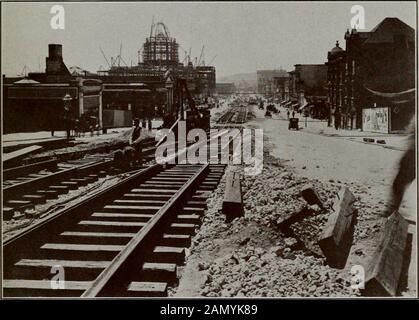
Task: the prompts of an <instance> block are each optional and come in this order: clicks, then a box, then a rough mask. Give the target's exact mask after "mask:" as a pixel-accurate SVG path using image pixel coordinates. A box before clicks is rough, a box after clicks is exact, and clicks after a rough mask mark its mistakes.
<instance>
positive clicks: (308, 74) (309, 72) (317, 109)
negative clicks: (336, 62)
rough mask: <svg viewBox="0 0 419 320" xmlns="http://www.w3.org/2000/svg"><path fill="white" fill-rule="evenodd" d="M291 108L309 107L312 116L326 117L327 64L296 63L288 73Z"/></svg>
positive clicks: (301, 108)
mask: <svg viewBox="0 0 419 320" xmlns="http://www.w3.org/2000/svg"><path fill="white" fill-rule="evenodd" d="M288 74H289V75H290V78H289V98H290V100H291V105H290V106H291V108H292V109H294V110H299V111H302V110H303V109H304V108H309V110H310V113H311V115H312V116H314V117H318V118H324V117H326V113H327V108H326V96H327V95H326V82H327V66H326V65H324V64H296V65H295V69H294V70H293V71H291V72H289V73H288Z"/></svg>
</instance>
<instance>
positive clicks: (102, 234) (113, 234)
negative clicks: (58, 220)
mask: <svg viewBox="0 0 419 320" xmlns="http://www.w3.org/2000/svg"><path fill="white" fill-rule="evenodd" d="M61 235H62V236H69V237H98V238H102V237H105V238H106V237H109V238H132V237H133V236H135V233H130V232H83V231H65V232H63V233H61Z"/></svg>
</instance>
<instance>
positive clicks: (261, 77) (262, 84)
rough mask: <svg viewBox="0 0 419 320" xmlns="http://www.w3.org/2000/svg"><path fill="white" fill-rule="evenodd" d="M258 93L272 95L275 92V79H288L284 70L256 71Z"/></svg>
mask: <svg viewBox="0 0 419 320" xmlns="http://www.w3.org/2000/svg"><path fill="white" fill-rule="evenodd" d="M256 74H257V86H258V88H257V89H258V93H261V94H265V95H274V94H275V92H276V89H277V88H276V83H275V78H281V77H288V74H287V72H286V71H285V70H282V69H279V70H257V72H256Z"/></svg>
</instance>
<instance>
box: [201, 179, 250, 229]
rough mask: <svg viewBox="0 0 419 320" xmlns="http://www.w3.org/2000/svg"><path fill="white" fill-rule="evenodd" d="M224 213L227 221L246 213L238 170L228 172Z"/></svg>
mask: <svg viewBox="0 0 419 320" xmlns="http://www.w3.org/2000/svg"><path fill="white" fill-rule="evenodd" d="M200 190H202V188H200ZM222 213H223V214H224V215H225V216H226V221H227V222H229V221H232V220H233V219H234V218H236V217H240V216H242V215H243V214H244V209H243V198H242V190H241V182H240V175H239V174H238V173H236V172H228V173H227V174H226V186H225V191H224V200H223V206H222Z"/></svg>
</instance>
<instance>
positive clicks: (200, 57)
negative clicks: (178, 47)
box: [198, 46, 205, 66]
mask: <svg viewBox="0 0 419 320" xmlns="http://www.w3.org/2000/svg"><path fill="white" fill-rule="evenodd" d="M204 48H205V46H202V49H201V54H200V55H199V60H198V66H200V65H201V61H202V60H201V59H202V56H203V54H204Z"/></svg>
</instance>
